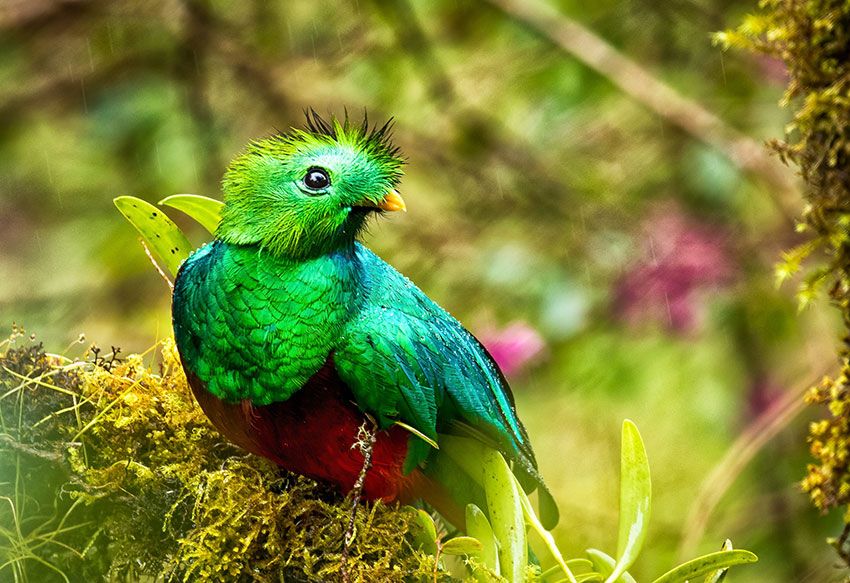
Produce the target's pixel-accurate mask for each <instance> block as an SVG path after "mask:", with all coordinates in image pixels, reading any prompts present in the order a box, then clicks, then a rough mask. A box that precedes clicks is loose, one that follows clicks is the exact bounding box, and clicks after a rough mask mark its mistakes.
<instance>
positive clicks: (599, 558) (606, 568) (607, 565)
mask: <svg viewBox="0 0 850 583" xmlns="http://www.w3.org/2000/svg"><path fill="white" fill-rule="evenodd" d="M585 553H587V556H588V557H590V561H591V562H592V563H593V569H594V570H595V571H597V572H598V573H601V574H602V575H603V576H610V574H611V573H612V572H613V571H614V566H615V565H616V564H617V561H615V560H614V557H612V556H611V555H609V554H607V553H603V552H602V551H600V550H598V549H587V550H586V551H585ZM616 581H617V583H636V582H635V578H634V577H632V576H631V575H629V573H627V572H626V573H623V574H622V575H620V577H619V578H618V579H616Z"/></svg>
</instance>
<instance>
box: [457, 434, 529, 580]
mask: <svg viewBox="0 0 850 583" xmlns="http://www.w3.org/2000/svg"><path fill="white" fill-rule="evenodd" d="M440 445H441V451H443V452H444V453H445V454H446V455H448V456H449V457H450V458H451V459H452V460H453V461H454V462H455V463H456V464H457V465H459V466H460V467H461V469H463V471H464V472H466V473H467V474H469V476H470V477H471V478H472V479H473V480H475V481H476V482H478V483H479V484H481V486H482V487H483V488H484V495H485V497H486V499H487V514H488V516H489V519H490V526H491V527H492V528H493V534H494V535H495V536H496V540H497V541H498V543H499V563H500V565H501V571H502V576H503V577H505V578H506V579H508V581H522V580H523V574H524V572H525V567H526V565H527V564H528V543H527V541H526V536H525V520H524V512H523V507H522V502H521V500H520V495H519V492H521V491H522V490H521V489H520V488H519V487H518V486H517V483H516V479H515V478H514V475H513V473H511V470H510V468H509V467H508V464H507V462H506V461H505V458H503V457H502V454H501V453H499V452H498V451H496V450H494V449H492V448H490V447H487V446H486V445H484V444H483V443H480V442H478V441H476V440H474V439H468V438H465V437H457V436H454V435H441V436H440Z"/></svg>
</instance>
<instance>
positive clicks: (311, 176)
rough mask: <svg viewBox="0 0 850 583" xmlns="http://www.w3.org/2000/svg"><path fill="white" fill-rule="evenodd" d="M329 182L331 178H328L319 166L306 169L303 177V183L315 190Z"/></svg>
mask: <svg viewBox="0 0 850 583" xmlns="http://www.w3.org/2000/svg"><path fill="white" fill-rule="evenodd" d="M330 183H331V180H330V178H328V173H327V172H325V171H324V170H322V169H321V168H310V170H308V171H307V176H305V177H304V184H306V185H307V186H308V187H309V188H313V189H316V190H318V189H320V188H325V187H326V186H327V185H328V184H330Z"/></svg>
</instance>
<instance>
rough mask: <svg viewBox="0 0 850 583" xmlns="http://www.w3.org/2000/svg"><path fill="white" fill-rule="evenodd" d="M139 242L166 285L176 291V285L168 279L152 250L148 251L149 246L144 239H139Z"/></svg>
mask: <svg viewBox="0 0 850 583" xmlns="http://www.w3.org/2000/svg"><path fill="white" fill-rule="evenodd" d="M139 242H140V243H141V244H142V247H144V249H145V255H147V256H148V259H150V260H151V263H152V264H153V266H154V269H156V271H157V273H159V275H160V277H162V279H164V280H165V283H166V284H168V287H169V288H170V289H171V291H174V284H173V283H172V282H171V280H170V279H169V278H168V276H167V275H166V274H165V272H164V271H163V270H162V268H161V267H160V266H159V263H157V262H156V259H154V257H153V254H152V253H151V250H150V249H148V246H147V245H145V242H144V241H143V240H142V239H139Z"/></svg>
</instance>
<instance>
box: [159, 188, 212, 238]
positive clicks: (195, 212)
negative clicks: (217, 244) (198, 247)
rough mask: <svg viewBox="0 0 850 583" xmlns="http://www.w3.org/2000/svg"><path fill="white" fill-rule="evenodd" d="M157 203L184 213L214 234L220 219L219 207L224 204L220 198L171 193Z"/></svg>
mask: <svg viewBox="0 0 850 583" xmlns="http://www.w3.org/2000/svg"><path fill="white" fill-rule="evenodd" d="M157 204H159V205H165V206H170V207H171V208H175V209H177V210H179V211H182V212H184V213H186V214H187V215H189V216H190V217H192V218H193V219H195V220H196V221H198V222H199V223H200V224H201V226H202V227H203V228H204V229H206V230H207V231H208V232H209V233H211V234H215V230H216V228H217V227H218V223H219V221H220V220H221V209H222V207H223V206H224V203H223V202H221V201H220V200H215V199H214V198H210V197H208V196H201V195H200V194H172V195H171V196H167V197H165V198H163V199H162V200H161V201H159V203H157Z"/></svg>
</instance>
